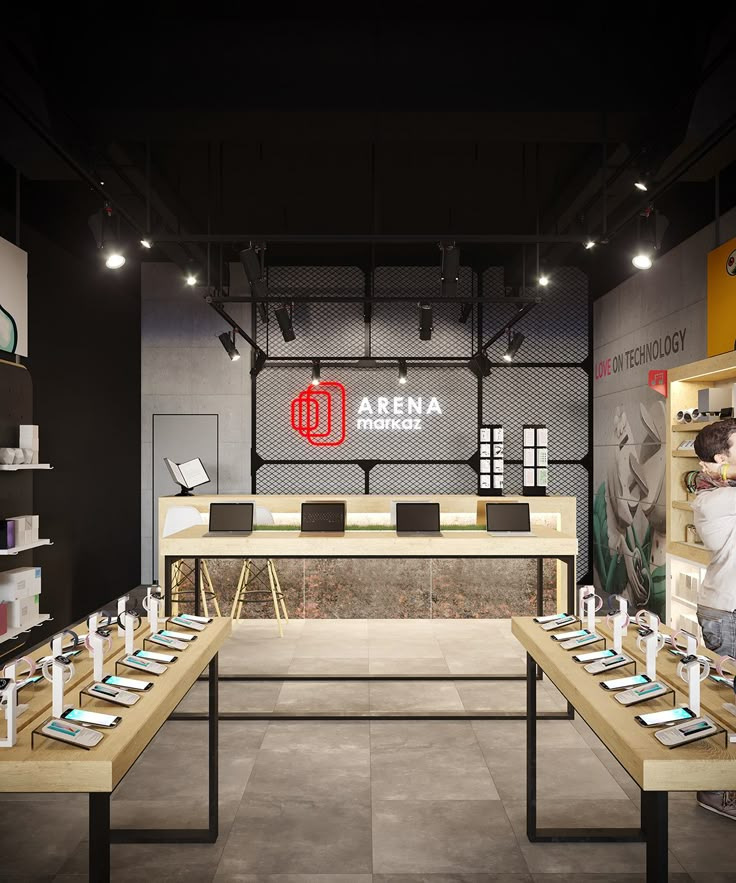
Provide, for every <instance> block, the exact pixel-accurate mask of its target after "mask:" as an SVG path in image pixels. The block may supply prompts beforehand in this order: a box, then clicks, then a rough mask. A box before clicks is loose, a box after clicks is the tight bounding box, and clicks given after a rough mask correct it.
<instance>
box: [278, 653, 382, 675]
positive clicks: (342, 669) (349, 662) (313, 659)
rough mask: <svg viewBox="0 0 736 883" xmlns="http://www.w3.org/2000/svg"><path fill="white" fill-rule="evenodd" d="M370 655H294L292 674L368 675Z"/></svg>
mask: <svg viewBox="0 0 736 883" xmlns="http://www.w3.org/2000/svg"><path fill="white" fill-rule="evenodd" d="M368 673H369V662H368V657H367V656H365V657H362V656H361V657H352V658H351V657H348V658H344V657H343V658H340V657H335V658H332V657H327V658H324V659H322V658H320V657H318V656H294V657H293V658H292V660H291V665H290V666H289V674H290V675H333V674H334V675H367V674H368Z"/></svg>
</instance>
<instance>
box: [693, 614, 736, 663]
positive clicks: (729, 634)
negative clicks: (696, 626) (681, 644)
mask: <svg viewBox="0 0 736 883" xmlns="http://www.w3.org/2000/svg"><path fill="white" fill-rule="evenodd" d="M698 622H699V623H700V627H701V628H702V629H703V643H704V644H705V646H706V647H707V648H708V649H709V650H710V651H711V652H712V653H717V654H718V655H719V656H734V657H736V611H732V612H730V613H729V612H728V610H714V609H713V608H712V607H702V606H699V607H698Z"/></svg>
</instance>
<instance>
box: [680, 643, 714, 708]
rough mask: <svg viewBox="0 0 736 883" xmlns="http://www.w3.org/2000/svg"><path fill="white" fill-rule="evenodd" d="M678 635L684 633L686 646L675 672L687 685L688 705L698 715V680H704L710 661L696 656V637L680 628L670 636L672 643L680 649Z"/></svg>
mask: <svg viewBox="0 0 736 883" xmlns="http://www.w3.org/2000/svg"><path fill="white" fill-rule="evenodd" d="M680 635H684V636H685V639H686V647H685V650H684V652H685V653H686V656H685V657H684V658H683V659H682V661H681V662H679V663H678V665H677V674H678V675H679V676H680V677H681V678H682V680H683V681H685V683H686V684H687V685H688V691H689V695H688V705H689V706H690V709H691V710H692V711H694V712H695V715H696V717H699V716H700V682H701V681H704V680H705V679H706V678H707V677H708V675H709V674H710V663H709V662H708V660H707V659H703V658H702V657H700V656H698V639H697V638H696V637H695V635H691V634H690V632H686V631H684V630H681V631H679V632H676V633H675V634H674V635H673V636H672V645H673V646H674V647H677V648H679V649H682V648H681V647H680V645H679V644H678V643H677V639H678V637H679V636H680Z"/></svg>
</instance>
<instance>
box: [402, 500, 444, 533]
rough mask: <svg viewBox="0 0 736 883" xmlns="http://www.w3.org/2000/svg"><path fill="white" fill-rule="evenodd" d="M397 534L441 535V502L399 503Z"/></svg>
mask: <svg viewBox="0 0 736 883" xmlns="http://www.w3.org/2000/svg"><path fill="white" fill-rule="evenodd" d="M396 535H397V536H400V537H441V536H442V533H441V532H440V504H439V503H397V504H396Z"/></svg>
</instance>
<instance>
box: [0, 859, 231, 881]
mask: <svg viewBox="0 0 736 883" xmlns="http://www.w3.org/2000/svg"><path fill="white" fill-rule="evenodd" d="M170 870H171V873H167V871H166V870H165V869H163V868H161V869H157V871H156V883H177V881H179V883H212V880H213V878H214V874H215V869H214V868H210V869H206V868H203V867H201V866H200V867H197V866H196V865H195V866H193V867H192V866H188V865H182V864H177V865H176V866H175V867H174V868H171V869H170ZM0 881H2V878H0ZM110 881H111V883H141V869H140V868H115V867H113V868H111V869H110ZM2 883H4V881H2ZM14 883H23V881H22V880H21V881H17V880H16V881H14ZM53 883H89V877H88V876H87V874H86V873H84V874H59V875H58V876H57V877H54V878H53Z"/></svg>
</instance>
